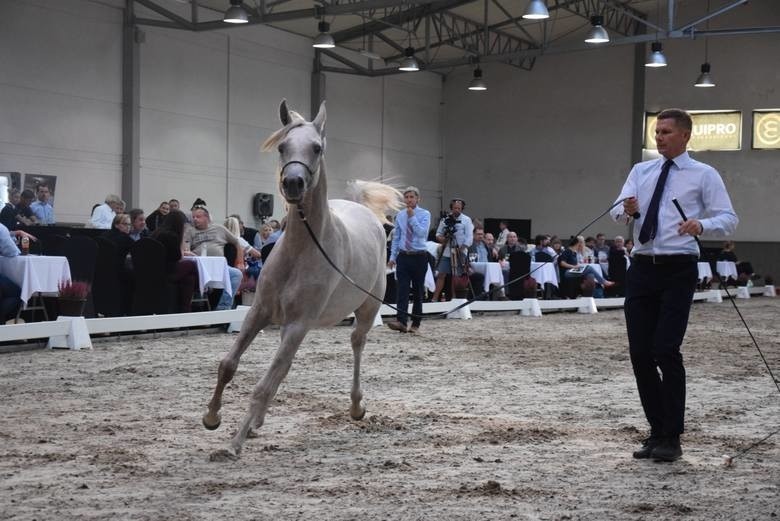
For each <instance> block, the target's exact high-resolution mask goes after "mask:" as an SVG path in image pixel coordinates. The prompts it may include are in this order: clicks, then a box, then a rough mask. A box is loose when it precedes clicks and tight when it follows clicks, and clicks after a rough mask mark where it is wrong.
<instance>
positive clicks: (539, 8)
mask: <svg viewBox="0 0 780 521" xmlns="http://www.w3.org/2000/svg"><path fill="white" fill-rule="evenodd" d="M523 18H525V19H526V20H546V19H547V18H550V11H548V10H547V4H545V2H544V0H531V1H530V2H529V3H528V7H526V9H525V14H523Z"/></svg>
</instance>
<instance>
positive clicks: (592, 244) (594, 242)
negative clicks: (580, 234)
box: [585, 241, 596, 250]
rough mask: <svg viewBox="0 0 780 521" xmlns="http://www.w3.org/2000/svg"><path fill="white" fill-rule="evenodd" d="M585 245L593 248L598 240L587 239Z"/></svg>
mask: <svg viewBox="0 0 780 521" xmlns="http://www.w3.org/2000/svg"><path fill="white" fill-rule="evenodd" d="M585 246H587V247H588V248H590V249H591V250H592V249H593V247H594V246H596V241H585Z"/></svg>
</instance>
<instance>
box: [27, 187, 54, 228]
mask: <svg viewBox="0 0 780 521" xmlns="http://www.w3.org/2000/svg"><path fill="white" fill-rule="evenodd" d="M35 195H36V196H37V197H38V200H37V201H35V202H34V203H32V204H31V205H30V210H32V213H33V214H34V215H35V219H36V220H37V222H38V224H54V223H55V222H56V220H55V218H54V207H52V205H51V203H50V202H49V199H50V197H51V192H50V191H49V185H48V184H46V183H41V184H39V185H38V187H37V188H36V190H35Z"/></svg>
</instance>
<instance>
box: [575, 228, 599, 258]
mask: <svg viewBox="0 0 780 521" xmlns="http://www.w3.org/2000/svg"><path fill="white" fill-rule="evenodd" d="M577 239H578V240H579V242H580V244H579V245H578V246H577V252H578V253H579V254H580V255H581V257H582V261H583V262H587V263H588V264H592V263H594V262H596V256H595V255H594V253H593V247H594V246H596V239H595V238H593V237H587V238H583V237H582V235H579V236H578V237H577Z"/></svg>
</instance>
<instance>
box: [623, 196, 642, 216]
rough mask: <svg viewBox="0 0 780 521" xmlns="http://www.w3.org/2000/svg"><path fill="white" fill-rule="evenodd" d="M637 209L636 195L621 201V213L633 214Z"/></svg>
mask: <svg viewBox="0 0 780 521" xmlns="http://www.w3.org/2000/svg"><path fill="white" fill-rule="evenodd" d="M638 211H639V200H638V199H637V198H636V197H629V198H627V199H626V200H625V201H623V213H624V214H625V215H629V216H633V215H634V214H635V213H637V212H638Z"/></svg>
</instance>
